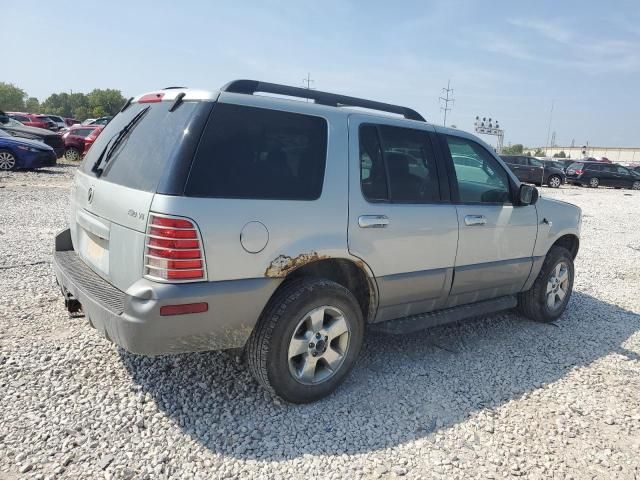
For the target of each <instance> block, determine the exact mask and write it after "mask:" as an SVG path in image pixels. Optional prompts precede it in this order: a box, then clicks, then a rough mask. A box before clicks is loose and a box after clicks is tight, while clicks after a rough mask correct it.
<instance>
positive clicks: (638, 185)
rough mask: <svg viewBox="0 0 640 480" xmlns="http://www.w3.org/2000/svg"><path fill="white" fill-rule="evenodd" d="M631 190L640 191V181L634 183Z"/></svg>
mask: <svg viewBox="0 0 640 480" xmlns="http://www.w3.org/2000/svg"><path fill="white" fill-rule="evenodd" d="M631 189H632V190H640V181H639V180H636V181H635V182H633V183H632V184H631Z"/></svg>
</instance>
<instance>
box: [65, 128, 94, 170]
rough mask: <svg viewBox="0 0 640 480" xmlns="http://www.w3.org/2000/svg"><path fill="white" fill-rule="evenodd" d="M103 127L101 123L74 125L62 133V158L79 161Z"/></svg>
mask: <svg viewBox="0 0 640 480" xmlns="http://www.w3.org/2000/svg"><path fill="white" fill-rule="evenodd" d="M103 128H104V127H103V126H102V125H74V126H72V127H71V128H70V129H69V131H67V132H66V133H65V134H64V135H62V139H63V140H64V158H66V159H67V160H71V161H75V162H77V161H79V160H80V159H81V158H82V157H83V156H84V154H85V153H87V151H88V150H89V147H91V145H93V142H94V141H95V139H96V138H98V135H100V132H101V131H102V129H103Z"/></svg>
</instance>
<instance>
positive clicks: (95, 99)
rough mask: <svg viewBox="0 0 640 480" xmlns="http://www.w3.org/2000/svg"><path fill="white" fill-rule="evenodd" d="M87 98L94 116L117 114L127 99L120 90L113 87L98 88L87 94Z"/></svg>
mask: <svg viewBox="0 0 640 480" xmlns="http://www.w3.org/2000/svg"><path fill="white" fill-rule="evenodd" d="M87 100H88V101H89V112H90V114H91V116H94V117H103V116H106V115H115V114H116V113H118V112H119V111H120V109H121V108H122V105H124V102H125V101H126V99H125V98H124V97H123V96H122V92H120V90H114V89H111V88H107V89H106V90H100V89H98V88H96V89H95V90H92V91H91V92H90V93H89V94H88V95H87Z"/></svg>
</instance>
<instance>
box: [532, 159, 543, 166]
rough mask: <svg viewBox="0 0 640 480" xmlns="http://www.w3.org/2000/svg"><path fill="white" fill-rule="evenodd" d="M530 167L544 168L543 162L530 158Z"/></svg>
mask: <svg viewBox="0 0 640 480" xmlns="http://www.w3.org/2000/svg"><path fill="white" fill-rule="evenodd" d="M529 165H531V166H532V167H542V162H541V161H540V160H538V159H537V158H530V159H529Z"/></svg>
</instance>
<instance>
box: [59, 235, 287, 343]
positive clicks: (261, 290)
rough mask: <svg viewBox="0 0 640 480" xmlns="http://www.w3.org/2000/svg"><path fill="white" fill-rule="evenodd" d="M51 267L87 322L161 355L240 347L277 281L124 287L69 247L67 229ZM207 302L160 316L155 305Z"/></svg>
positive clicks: (145, 283)
mask: <svg viewBox="0 0 640 480" xmlns="http://www.w3.org/2000/svg"><path fill="white" fill-rule="evenodd" d="M55 244H56V245H55V251H54V256H53V267H54V271H55V274H56V279H57V281H58V284H59V285H60V287H61V288H62V291H63V293H64V294H65V295H67V297H69V296H71V297H73V298H75V299H76V300H78V301H79V302H80V303H81V304H82V310H83V312H84V313H85V316H86V317H87V318H88V320H89V322H90V324H91V325H92V326H93V327H95V328H96V329H97V330H98V331H100V332H101V333H102V334H103V335H104V336H105V337H106V338H107V339H109V340H110V341H112V342H114V343H116V344H117V345H119V346H121V347H122V348H124V349H125V350H128V351H129V352H132V353H139V354H144V355H161V354H169V353H180V352H195V351H203V350H223V349H228V348H238V347H242V346H244V344H245V343H246V341H247V339H248V338H249V335H250V334H251V332H252V330H253V327H254V326H255V324H256V322H257V320H258V318H259V317H260V314H261V312H262V309H263V308H264V306H265V305H266V303H267V302H268V301H269V298H270V297H271V295H272V294H273V292H274V291H275V289H276V288H277V287H278V285H279V284H280V280H277V279H268V278H264V279H263V278H258V279H247V280H232V281H224V282H197V283H183V284H163V283H156V282H152V281H149V280H146V279H141V280H139V281H137V282H136V283H134V284H133V285H131V287H129V288H128V289H127V291H126V292H123V291H121V290H118V289H117V288H115V287H114V286H113V285H111V284H110V283H109V282H107V281H106V280H104V279H103V278H102V277H100V276H99V275H97V274H96V273H95V272H94V271H93V270H91V269H90V268H89V267H88V266H87V265H86V264H85V263H84V262H83V261H82V259H81V258H80V257H79V256H78V254H77V253H76V252H75V250H73V246H72V244H71V235H70V232H69V230H64V231H63V232H61V233H59V234H58V235H57V236H56V241H55ZM196 302H207V303H208V305H209V310H208V311H207V312H205V313H196V314H189V315H172V316H161V315H160V307H162V306H163V305H175V304H183V303H196Z"/></svg>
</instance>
